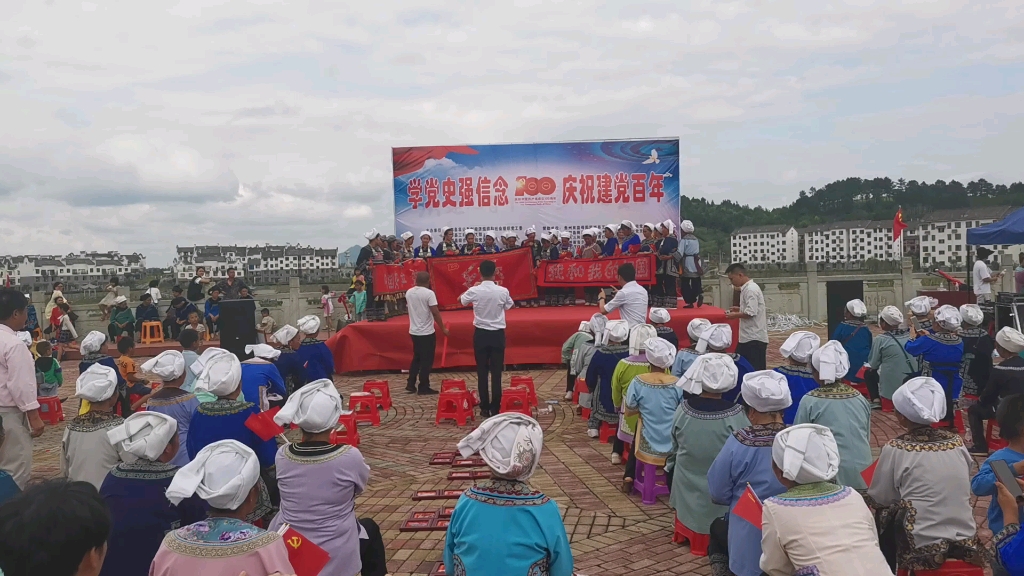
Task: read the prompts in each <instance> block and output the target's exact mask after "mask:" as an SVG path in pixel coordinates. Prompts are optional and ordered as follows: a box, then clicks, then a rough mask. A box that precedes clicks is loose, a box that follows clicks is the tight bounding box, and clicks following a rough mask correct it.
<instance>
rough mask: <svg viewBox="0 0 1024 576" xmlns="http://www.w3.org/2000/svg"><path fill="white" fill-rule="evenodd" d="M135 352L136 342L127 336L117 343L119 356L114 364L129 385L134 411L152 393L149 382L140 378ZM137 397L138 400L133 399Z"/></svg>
mask: <svg viewBox="0 0 1024 576" xmlns="http://www.w3.org/2000/svg"><path fill="white" fill-rule="evenodd" d="M134 350H135V340H132V339H131V338H130V337H128V336H125V337H124V338H121V339H120V340H118V341H117V352H118V356H117V358H115V359H114V363H115V364H117V371H118V372H120V373H121V378H124V381H125V382H127V383H128V394H129V396H128V398H129V399H130V400H131V403H132V410H135V409H137V407H138V406H141V405H142V402H144V401H145V400H146V399H148V398H149V395H150V394H151V393H152V390H150V388H149V386H146V384H148V382H147V381H146V379H144V378H139V376H138V369H137V368H136V366H135V360H132V352H133V351H134ZM132 396H136V398H132Z"/></svg>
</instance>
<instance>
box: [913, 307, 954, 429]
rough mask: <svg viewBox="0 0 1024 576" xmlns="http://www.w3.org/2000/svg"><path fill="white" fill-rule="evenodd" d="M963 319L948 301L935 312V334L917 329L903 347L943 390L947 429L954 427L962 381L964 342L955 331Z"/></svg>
mask: <svg viewBox="0 0 1024 576" xmlns="http://www.w3.org/2000/svg"><path fill="white" fill-rule="evenodd" d="M962 322H963V318H962V317H961V316H960V311H959V310H957V309H956V308H954V307H952V306H949V305H948V304H947V305H945V306H940V307H939V309H938V310H936V311H935V322H934V323H933V324H932V328H933V329H934V330H935V333H934V334H928V333H924V332H921V331H919V332H918V334H917V337H916V338H914V339H913V340H911V341H910V342H907V344H906V345H905V346H904V349H905V350H906V351H907V354H910V355H911V356H917V357H918V359H919V360H920V362H919V364H920V366H921V375H922V376H931V377H932V378H934V379H935V380H936V381H938V383H939V384H942V389H943V390H945V391H946V416H945V417H944V418H943V419H942V421H943V422H944V423H945V425H946V427H947V428H954V423H953V414H954V410H955V407H956V403H955V400H956V399H957V398H959V397H960V388H961V387H962V386H963V383H964V381H963V379H962V378H961V377H960V364H961V362H962V361H963V357H964V342H963V340H961V339H960V336H959V334H957V330H959V329H960V324H961V323H962Z"/></svg>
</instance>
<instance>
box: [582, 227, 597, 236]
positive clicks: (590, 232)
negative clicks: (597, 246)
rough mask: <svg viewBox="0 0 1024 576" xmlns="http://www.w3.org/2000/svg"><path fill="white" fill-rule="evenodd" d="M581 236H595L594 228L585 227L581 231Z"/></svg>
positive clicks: (595, 230)
mask: <svg viewBox="0 0 1024 576" xmlns="http://www.w3.org/2000/svg"><path fill="white" fill-rule="evenodd" d="M583 236H597V229H596V228H587V229H586V230H584V231H583Z"/></svg>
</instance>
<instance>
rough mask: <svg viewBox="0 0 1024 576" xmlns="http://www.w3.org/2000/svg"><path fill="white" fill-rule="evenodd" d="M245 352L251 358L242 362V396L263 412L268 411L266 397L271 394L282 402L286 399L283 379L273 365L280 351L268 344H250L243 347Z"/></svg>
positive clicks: (286, 393) (268, 402) (268, 404)
mask: <svg viewBox="0 0 1024 576" xmlns="http://www.w3.org/2000/svg"><path fill="white" fill-rule="evenodd" d="M245 351H246V352H248V353H249V354H252V355H253V357H252V358H250V359H248V360H246V361H244V362H242V396H244V397H245V398H247V399H248V400H249V401H250V402H252V403H254V404H256V409H257V410H259V411H260V412H263V411H264V410H268V409H270V400H269V399H268V396H270V395H272V394H273V395H275V396H277V397H279V399H280V401H282V402H283V401H284V399H285V398H287V397H288V391H287V390H285V387H284V378H282V377H281V372H280V371H279V370H278V369H277V366H275V365H274V360H277V359H278V357H279V356H281V351H280V350H278V349H276V348H274V347H273V346H270V345H269V344H250V345H247V346H246V347H245Z"/></svg>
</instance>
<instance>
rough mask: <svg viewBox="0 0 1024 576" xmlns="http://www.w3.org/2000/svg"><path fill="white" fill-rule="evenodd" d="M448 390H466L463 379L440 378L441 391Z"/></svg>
mask: <svg viewBox="0 0 1024 576" xmlns="http://www.w3.org/2000/svg"><path fill="white" fill-rule="evenodd" d="M449 390H462V391H463V392H467V391H468V390H467V388H466V381H465V380H441V392H447V391H449Z"/></svg>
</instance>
